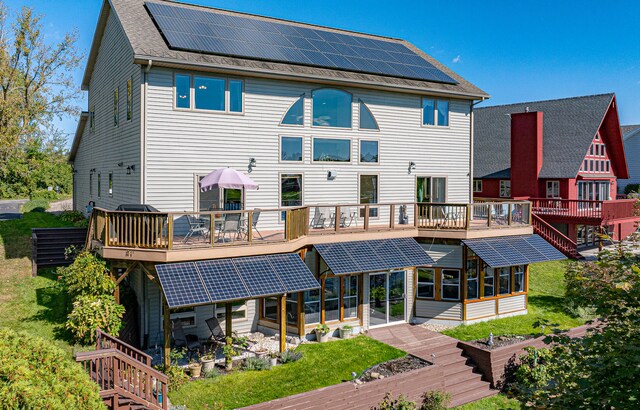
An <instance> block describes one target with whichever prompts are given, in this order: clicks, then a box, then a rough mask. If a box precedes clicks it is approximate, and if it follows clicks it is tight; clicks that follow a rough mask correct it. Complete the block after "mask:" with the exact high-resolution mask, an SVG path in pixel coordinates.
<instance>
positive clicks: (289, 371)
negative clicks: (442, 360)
mask: <svg viewBox="0 0 640 410" xmlns="http://www.w3.org/2000/svg"><path fill="white" fill-rule="evenodd" d="M298 349H299V351H301V352H302V353H303V356H302V358H301V359H300V360H298V361H297V362H294V363H288V364H285V365H281V366H277V367H274V368H273V369H271V370H265V371H238V372H234V373H231V374H229V375H222V376H218V377H216V378H213V379H203V380H198V381H195V382H191V383H187V384H186V385H184V386H183V387H181V388H180V389H179V390H178V391H176V392H174V393H172V394H170V398H171V402H172V403H173V404H186V406H187V408H188V409H202V408H206V407H205V406H209V407H210V408H213V406H212V405H213V402H218V403H221V404H222V405H223V406H224V408H232V409H233V408H238V407H243V406H248V405H251V404H255V403H261V402H264V401H267V400H274V399H277V398H280V397H285V396H290V395H292V394H297V393H302V392H305V391H309V390H314V389H318V388H321V387H325V386H330V385H333V384H337V383H340V382H342V381H343V380H351V372H356V373H358V374H359V373H361V372H362V371H364V370H366V369H367V368H369V367H371V366H373V365H374V364H377V363H382V362H385V361H388V360H391V359H395V358H398V357H402V356H404V355H405V353H404V352H403V351H401V350H398V349H396V348H393V347H391V346H388V345H385V344H383V343H380V342H378V341H376V340H373V339H371V338H369V337H366V336H359V337H356V338H353V339H348V340H338V341H333V342H329V343H314V344H305V345H301V346H300V347H298Z"/></svg>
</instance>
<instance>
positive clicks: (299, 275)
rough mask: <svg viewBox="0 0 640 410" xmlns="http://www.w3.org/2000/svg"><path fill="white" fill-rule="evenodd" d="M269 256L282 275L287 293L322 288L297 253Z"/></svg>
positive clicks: (280, 275)
mask: <svg viewBox="0 0 640 410" xmlns="http://www.w3.org/2000/svg"><path fill="white" fill-rule="evenodd" d="M267 258H268V259H269V262H271V266H273V268H274V270H275V271H276V274H277V275H278V276H279V277H280V280H281V281H282V284H283V285H284V287H285V289H286V290H287V293H295V292H302V291H305V290H311V289H319V288H320V284H319V283H318V281H317V280H316V278H315V277H314V276H313V274H312V273H311V271H310V270H309V268H308V267H307V265H306V264H305V263H304V262H303V261H302V259H301V258H300V256H298V255H296V254H295V253H283V254H279V255H269V256H268V257H267Z"/></svg>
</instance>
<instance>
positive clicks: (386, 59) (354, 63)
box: [145, 2, 457, 84]
mask: <svg viewBox="0 0 640 410" xmlns="http://www.w3.org/2000/svg"><path fill="white" fill-rule="evenodd" d="M145 4H146V6H147V9H148V10H149V12H150V13H151V16H152V17H153V19H154V21H155V22H156V24H157V26H158V28H159V29H160V31H161V32H162V35H163V36H164V38H165V40H166V41H167V43H168V44H169V47H170V48H172V49H177V50H186V51H197V52H204V53H212V54H222V55H229V56H237V57H246V58H252V59H261V60H270V61H277V62H285V63H293V64H303V65H311V66H317V67H326V68H333V69H339V70H347V71H357V72H364V73H372V74H381V75H388V76H392V77H404V78H412V79H418V80H426V81H435V82H443V83H449V84H457V81H455V80H454V79H453V78H451V77H450V76H448V75H446V74H445V73H443V72H442V71H440V70H439V69H437V68H436V67H435V66H433V65H432V64H431V63H429V62H428V61H427V60H425V59H424V58H422V57H421V56H419V55H418V54H416V53H415V52H414V51H412V50H411V49H409V48H408V47H407V46H405V45H404V44H401V43H398V42H395V41H391V40H383V39H373V38H368V37H363V36H358V35H348V34H342V33H335V32H333V31H330V30H327V29H321V28H307V27H298V26H295V25H292V24H287V23H284V22H274V21H265V20H261V19H259V18H255V17H249V16H247V17H244V16H243V17H240V16H232V15H228V14H224V13H220V12H218V11H216V10H213V9H210V10H207V9H192V8H188V7H181V6H177V5H169V4H159V3H152V2H147V3H145Z"/></svg>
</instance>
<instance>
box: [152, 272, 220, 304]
mask: <svg viewBox="0 0 640 410" xmlns="http://www.w3.org/2000/svg"><path fill="white" fill-rule="evenodd" d="M156 271H157V272H158V278H159V279H160V284H161V286H162V289H163V291H164V294H165V297H166V299H167V304H168V305H169V307H170V308H177V307H182V306H193V305H200V304H205V303H209V302H210V298H209V295H208V293H207V291H206V290H205V288H204V285H203V284H202V280H201V279H200V275H199V274H198V271H197V270H196V267H195V265H194V264H193V262H187V263H171V264H166V265H156Z"/></svg>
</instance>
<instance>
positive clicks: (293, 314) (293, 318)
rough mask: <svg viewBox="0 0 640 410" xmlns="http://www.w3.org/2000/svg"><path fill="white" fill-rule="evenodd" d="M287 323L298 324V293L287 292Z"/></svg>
mask: <svg viewBox="0 0 640 410" xmlns="http://www.w3.org/2000/svg"><path fill="white" fill-rule="evenodd" d="M287 324H289V325H297V324H298V293H288V294H287Z"/></svg>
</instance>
